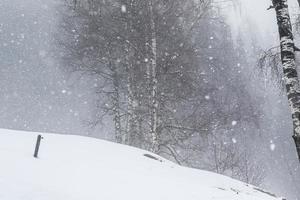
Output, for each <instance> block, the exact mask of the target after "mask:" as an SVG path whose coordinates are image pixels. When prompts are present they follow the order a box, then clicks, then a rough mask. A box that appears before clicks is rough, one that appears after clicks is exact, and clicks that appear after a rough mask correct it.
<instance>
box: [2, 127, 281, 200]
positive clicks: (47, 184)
mask: <svg viewBox="0 0 300 200" xmlns="http://www.w3.org/2000/svg"><path fill="white" fill-rule="evenodd" d="M37 135H38V133H29V132H19V131H10V130H0V160H1V161H0V199H1V200H274V199H280V198H276V197H275V196H273V195H272V194H270V193H267V192H264V191H262V190H260V189H258V188H255V187H253V186H250V185H247V184H246V183H242V182H239V181H236V180H233V179H231V178H228V177H225V176H222V175H218V174H214V173H211V172H206V171H202V170H196V169H189V168H185V167H181V166H178V165H176V164H174V163H172V162H170V161H167V160H165V159H163V158H161V157H159V156H157V155H154V154H151V153H149V152H147V151H143V150H140V149H136V148H132V147H128V146H124V145H119V144H114V143H111V142H107V141H102V140H98V139H92V138H88V137H80V136H70V135H55V134H43V137H44V139H43V140H42V143H41V148H40V152H39V158H38V159H35V158H33V151H34V146H35V141H36V136H37Z"/></svg>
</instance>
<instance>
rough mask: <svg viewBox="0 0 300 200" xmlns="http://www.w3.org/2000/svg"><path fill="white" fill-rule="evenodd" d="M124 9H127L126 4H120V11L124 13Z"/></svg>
mask: <svg viewBox="0 0 300 200" xmlns="http://www.w3.org/2000/svg"><path fill="white" fill-rule="evenodd" d="M126 10H127V9H126V6H125V5H122V6H121V11H122V13H126Z"/></svg>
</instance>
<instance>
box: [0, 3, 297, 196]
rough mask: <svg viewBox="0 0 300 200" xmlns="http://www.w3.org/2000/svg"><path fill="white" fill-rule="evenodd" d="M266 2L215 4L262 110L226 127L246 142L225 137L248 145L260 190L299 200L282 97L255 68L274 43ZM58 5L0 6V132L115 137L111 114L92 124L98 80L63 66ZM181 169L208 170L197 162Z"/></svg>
mask: <svg viewBox="0 0 300 200" xmlns="http://www.w3.org/2000/svg"><path fill="white" fill-rule="evenodd" d="M290 3H291V5H292V8H291V11H292V13H293V14H292V16H294V15H296V13H297V12H299V11H297V9H298V8H297V6H296V1H290ZM217 4H222V3H221V2H219V3H217ZM270 4H271V2H270V1H269V0H241V1H240V2H239V3H238V4H235V5H232V4H231V3H228V4H224V5H223V4H222V5H221V6H220V7H221V11H220V12H221V13H222V15H224V16H225V18H226V21H227V23H228V24H229V25H230V30H231V34H232V38H233V40H234V43H235V44H236V45H239V44H241V43H243V45H244V48H245V52H246V54H245V55H246V56H247V59H248V64H247V67H245V68H242V70H241V72H240V73H241V74H242V75H241V77H242V80H243V84H244V85H245V88H246V89H247V91H248V92H249V93H250V94H251V98H252V99H253V101H254V102H256V104H257V109H258V110H259V111H260V112H261V113H260V115H259V118H258V119H259V121H258V122H257V123H258V124H257V126H256V127H253V126H251V125H247V124H246V125H243V124H239V120H238V119H232V120H230V122H228V123H229V126H233V128H230V129H235V130H234V131H235V132H240V131H241V130H242V129H244V133H243V134H247V135H254V136H253V138H251V139H249V140H245V141H240V140H239V139H238V138H235V137H234V138H231V139H232V142H233V143H243V144H244V143H245V145H242V146H245V148H246V146H247V149H248V150H247V151H248V153H249V154H251V158H252V160H251V161H249V162H251V163H254V164H257V165H259V169H257V170H259V171H261V172H262V174H260V175H259V176H261V178H260V179H259V180H261V181H259V186H262V187H264V188H266V189H269V190H271V191H272V192H274V193H276V194H278V195H282V196H286V197H287V198H288V199H299V198H300V171H299V167H298V165H299V164H298V161H297V157H296V151H295V149H294V145H293V141H292V138H291V134H292V124H291V122H290V121H291V120H290V114H289V113H290V111H289V107H288V104H287V100H286V96H285V95H284V93H283V92H282V90H281V89H280V86H278V83H277V82H276V81H275V80H274V79H273V78H270V76H271V75H270V74H271V72H270V71H268V70H266V71H261V70H260V69H259V67H258V64H257V63H258V59H259V58H260V56H261V55H262V52H263V51H266V50H268V49H270V48H272V47H274V46H276V45H278V33H277V26H276V25H277V24H276V21H275V13H274V11H273V10H269V11H267V8H268V7H269V6H270ZM293 5H294V7H293ZM62 7H63V2H62V1H59V0H54V1H47V0H2V1H1V2H0V49H1V50H0V66H1V74H0V91H1V92H0V127H1V128H8V129H17V130H28V131H38V132H51V133H59V134H77V135H87V136H91V137H96V138H101V139H107V140H113V134H114V130H113V128H112V127H113V123H112V122H111V120H109V117H108V118H105V119H103V121H102V122H101V123H97V124H96V125H95V126H91V123H90V122H91V121H93V119H94V117H95V115H97V113H95V107H97V103H98V102H99V96H98V95H97V88H98V84H99V82H98V80H97V79H93V78H90V77H88V76H78V74H76V73H72V70H70V69H69V68H66V67H64V62H62V61H61V58H62V57H63V56H64V54H65V51H64V49H63V48H62V47H61V46H60V45H58V43H59V41H60V39H61V34H62V33H63V31H61V30H60V29H61V28H62V27H61V20H62V18H63V16H64V13H63V12H64V11H65V10H64V8H62ZM65 9H67V8H65ZM237 64H239V63H237ZM203 96H205V94H204V95H203ZM205 98H206V99H209V98H210V97H208V96H205ZM251 101H252V100H251ZM245 129H247V130H245ZM256 129H257V130H256ZM218 131H222V130H218ZM193 156H195V155H194V154H193V153H192V157H193ZM199 162H201V158H200V160H199ZM184 165H189V166H192V167H199V168H202V167H203V168H205V169H206V168H207V169H208V168H209V167H207V166H201V164H199V165H197V163H196V164H195V163H192V164H187V163H184ZM247 166H248V165H247ZM252 170H253V169H252ZM254 170H256V169H254ZM295 177H298V178H295Z"/></svg>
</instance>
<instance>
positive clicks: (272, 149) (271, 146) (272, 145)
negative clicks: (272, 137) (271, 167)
mask: <svg viewBox="0 0 300 200" xmlns="http://www.w3.org/2000/svg"><path fill="white" fill-rule="evenodd" d="M275 148H276V145H275V144H274V143H271V144H270V149H271V151H274V150H275Z"/></svg>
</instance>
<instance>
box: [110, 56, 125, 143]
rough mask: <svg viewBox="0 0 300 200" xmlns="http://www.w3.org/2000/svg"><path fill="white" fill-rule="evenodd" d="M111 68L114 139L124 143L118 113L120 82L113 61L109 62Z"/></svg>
mask: <svg viewBox="0 0 300 200" xmlns="http://www.w3.org/2000/svg"><path fill="white" fill-rule="evenodd" d="M110 65H111V70H112V79H113V96H112V103H113V116H114V119H113V120H114V124H115V140H116V142H118V143H124V137H123V135H122V128H121V114H120V90H119V89H120V84H119V75H118V71H117V68H116V66H115V64H114V63H113V61H111V62H110Z"/></svg>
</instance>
